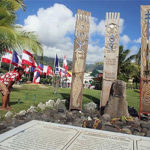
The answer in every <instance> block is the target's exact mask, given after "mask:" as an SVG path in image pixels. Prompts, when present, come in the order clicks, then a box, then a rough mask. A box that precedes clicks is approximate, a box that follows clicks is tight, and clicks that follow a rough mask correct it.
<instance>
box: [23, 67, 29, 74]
mask: <svg viewBox="0 0 150 150" xmlns="http://www.w3.org/2000/svg"><path fill="white" fill-rule="evenodd" d="M24 72H25V74H29V72H30V68H29V66H27V67H26V68H25V69H24Z"/></svg>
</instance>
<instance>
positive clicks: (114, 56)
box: [100, 12, 120, 108]
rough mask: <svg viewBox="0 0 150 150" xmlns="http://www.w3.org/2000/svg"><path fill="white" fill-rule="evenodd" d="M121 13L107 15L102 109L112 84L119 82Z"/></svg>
mask: <svg viewBox="0 0 150 150" xmlns="http://www.w3.org/2000/svg"><path fill="white" fill-rule="evenodd" d="M119 20H120V14H119V13H111V12H110V13H106V29H105V49H104V73H103V85H102V93H101V100H100V107H101V108H102V107H105V106H106V104H107V101H108V98H109V93H110V88H111V85H112V82H114V81H115V80H117V71H118V55H119Z"/></svg>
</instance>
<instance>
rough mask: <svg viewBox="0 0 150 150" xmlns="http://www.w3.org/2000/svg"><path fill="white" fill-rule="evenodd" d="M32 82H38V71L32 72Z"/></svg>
mask: <svg viewBox="0 0 150 150" xmlns="http://www.w3.org/2000/svg"><path fill="white" fill-rule="evenodd" d="M33 83H34V84H39V83H40V73H39V72H38V71H35V72H34V77H33Z"/></svg>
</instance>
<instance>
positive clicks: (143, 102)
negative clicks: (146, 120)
mask: <svg viewBox="0 0 150 150" xmlns="http://www.w3.org/2000/svg"><path fill="white" fill-rule="evenodd" d="M140 86H141V95H140V110H139V112H140V113H150V5H146V6H141V84H140Z"/></svg>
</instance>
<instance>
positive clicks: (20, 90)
mask: <svg viewBox="0 0 150 150" xmlns="http://www.w3.org/2000/svg"><path fill="white" fill-rule="evenodd" d="M53 91H54V90H53V87H51V86H48V85H47V86H45V85H32V84H25V85H15V86H14V88H13V89H12V92H11V96H10V104H11V107H12V110H11V111H12V112H19V111H20V110H23V109H25V110H27V109H28V108H29V107H30V106H31V105H37V104H38V103H39V102H43V103H44V102H46V101H48V100H49V99H53V100H56V99H57V98H61V99H68V100H69V99H70V89H68V88H59V89H58V93H57V94H54V92H53ZM139 95H140V93H139V91H136V90H127V101H128V105H129V106H133V107H135V108H136V109H137V110H138V108H139ZM0 99H1V95H0ZM99 99H100V91H99V90H90V89H84V92H83V104H85V103H88V102H91V101H93V102H95V103H96V104H98V105H99ZM0 105H1V102H0ZM5 113H6V112H4V111H0V116H4V114H5Z"/></svg>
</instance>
